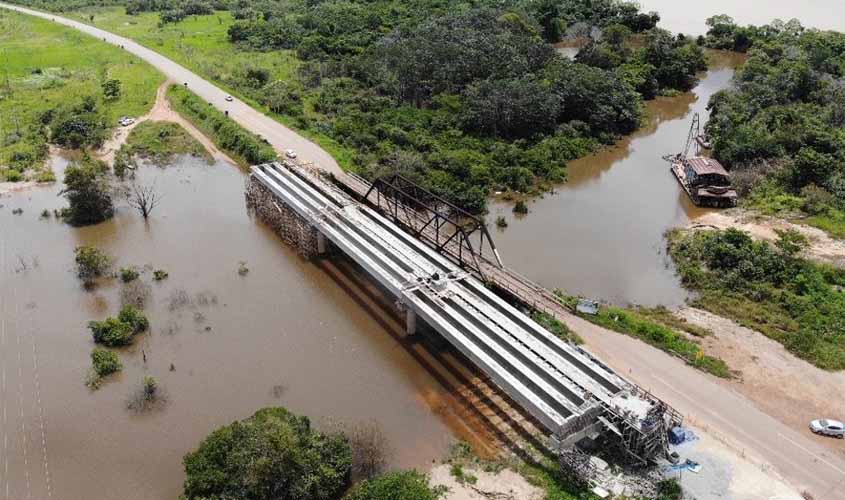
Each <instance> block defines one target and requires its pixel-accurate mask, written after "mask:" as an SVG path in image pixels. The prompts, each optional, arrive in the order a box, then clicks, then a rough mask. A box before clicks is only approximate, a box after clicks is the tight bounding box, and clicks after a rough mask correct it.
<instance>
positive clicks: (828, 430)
mask: <svg viewBox="0 0 845 500" xmlns="http://www.w3.org/2000/svg"><path fill="white" fill-rule="evenodd" d="M810 430H811V431H813V432H814V433H816V434H823V435H825V436H833V437H838V438H839V439H845V424H843V423H842V422H840V421H838V420H831V419H828V418H821V419H818V420H813V421H812V422H810Z"/></svg>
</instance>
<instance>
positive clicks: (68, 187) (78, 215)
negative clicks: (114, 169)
mask: <svg viewBox="0 0 845 500" xmlns="http://www.w3.org/2000/svg"><path fill="white" fill-rule="evenodd" d="M111 191H112V189H111V183H110V182H109V179H108V166H107V165H106V164H105V163H103V162H101V161H99V160H94V159H92V158H91V157H90V156H88V155H86V156H85V157H83V159H82V160H81V161H80V162H77V163H74V164H72V165H70V166H68V167H67V169H66V170H65V188H64V189H63V190H62V191H61V193H59V194H62V195H64V197H65V198H67V200H68V203H70V207H69V208H68V209H67V210H65V216H66V218H67V220H68V222H70V223H71V224H73V225H74V226H86V225H89V224H97V223H98V222H102V221H104V220H106V219H109V218H111V217H112V216H113V215H114V206H113V204H112V193H111Z"/></svg>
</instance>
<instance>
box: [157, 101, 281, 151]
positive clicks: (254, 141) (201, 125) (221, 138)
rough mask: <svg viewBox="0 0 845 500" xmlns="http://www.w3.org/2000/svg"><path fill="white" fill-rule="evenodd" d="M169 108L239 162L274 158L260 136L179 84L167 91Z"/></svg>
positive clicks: (270, 148) (271, 149) (268, 146)
mask: <svg viewBox="0 0 845 500" xmlns="http://www.w3.org/2000/svg"><path fill="white" fill-rule="evenodd" d="M167 97H168V99H170V102H171V104H172V105H173V108H174V109H175V110H176V111H177V112H178V113H179V114H181V115H182V116H184V117H185V118H186V119H187V120H188V121H190V122H191V123H193V124H194V126H195V127H197V128H198V129H200V130H201V131H202V132H203V133H205V134H206V135H208V136H209V137H211V139H212V140H213V141H214V143H215V144H216V145H217V146H218V147H219V148H220V149H222V150H224V151H226V152H227V153H229V154H230V155H231V156H233V157H234V158H235V159H236V160H238V161H239V162H240V163H241V164H242V165H256V164H259V163H267V162H269V161H273V160H275V159H276V152H275V151H274V150H273V148H272V147H271V146H270V145H269V144H267V143H266V142H265V141H264V140H262V139H260V138H259V137H257V136H256V135H255V134H252V133H250V132H248V131H246V130H245V129H244V128H243V127H241V126H240V125H238V124H237V123H235V122H234V121H232V120H231V119H229V118H228V117H227V116H225V115H224V114H223V113H221V112H220V111H218V110H217V109H215V108H214V107H212V106H210V105H209V104H208V103H207V102H204V101H203V100H202V99H200V98H199V97H197V95H196V94H194V93H193V92H191V91H189V90H187V89H185V88H183V87H182V86H179V85H173V86H171V87H170V88H169V89H168V91H167Z"/></svg>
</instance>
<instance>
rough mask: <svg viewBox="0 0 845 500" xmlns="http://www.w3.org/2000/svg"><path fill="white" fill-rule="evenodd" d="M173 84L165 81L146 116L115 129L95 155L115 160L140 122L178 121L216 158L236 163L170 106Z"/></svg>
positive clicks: (109, 160) (105, 160)
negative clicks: (168, 96) (170, 89)
mask: <svg viewBox="0 0 845 500" xmlns="http://www.w3.org/2000/svg"><path fill="white" fill-rule="evenodd" d="M172 84H173V82H171V81H166V82H164V83H163V84H162V85H161V86H160V87H159V88H158V92H156V102H155V104H154V105H153V107H152V109H151V110H150V112H149V113H147V114H145V115H144V116H141V117H138V118H136V119H135V123H133V124H132V125H129V126H127V127H118V128H117V129H115V131H114V134H113V135H112V137H111V138H110V139H109V140H108V141H106V142H105V143H104V144H103V146H102V147H101V148H100V149H99V150H98V151H96V152H95V153H94V156H96V157H97V158H98V159H100V160H103V161H104V162H106V163H108V164H111V163H112V162H113V161H114V155H115V154H116V153H117V151H118V150H120V147H121V146H123V145H124V144H125V143H126V140H127V139H128V138H129V133H130V132H132V129H134V128H135V127H137V126H138V125H139V124H141V123H143V122H145V121H148V120H149V121H157V122H172V123H178V124H179V125H180V126H182V128H184V129H185V130H186V131H187V132H188V133H189V134H190V135H191V137H193V138H194V139H196V140H197V142H199V143H200V144H202V145H203V147H204V148H205V149H206V150H207V151H208V152H209V153H210V154H211V155H212V156H213V157H214V159H216V160H220V161H226V162H229V163H232V164H236V162H235V161H233V160H232V159H231V158H229V157H228V156H226V154H225V153H223V152H222V151H220V150H219V149H217V147H215V146H214V143H213V142H212V141H211V139H209V138H208V137H206V136H205V134H203V133H202V132H200V131H199V129H197V128H196V127H194V126H193V124H191V122H189V121H188V120H186V119H184V118H183V117H182V115H180V114H179V113H177V112H176V111H174V110H173V108H171V107H170V101H168V100H167V89H168V88H169V87H170V85H172Z"/></svg>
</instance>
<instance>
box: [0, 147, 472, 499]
mask: <svg viewBox="0 0 845 500" xmlns="http://www.w3.org/2000/svg"><path fill="white" fill-rule="evenodd" d="M54 162H55V165H54V166H55V167H57V168H56V169H57V170H61V169H62V166H63V165H64V164H65V163H66V161H65V160H62V159H61V158H57V159H55V160H54ZM139 177H141V178H142V180H143V181H144V182H148V183H150V182H154V183H155V185H156V186H157V188H158V189H159V191H160V192H161V193H162V195H163V199H162V202H161V205H160V206H158V207H157V208H156V209H155V211H154V212H153V214H152V216H151V218H150V220H149V222H147V223H145V222H144V220H143V219H142V218H141V217H140V215H139V214H138V213H136V212H134V211H130V209H129V208H127V207H122V208H120V209H119V210H118V212H117V215H116V216H115V218H114V219H112V220H110V221H108V222H106V223H103V224H100V225H97V226H93V227H87V228H79V229H75V228H71V227H69V226H67V225H65V224H63V223H61V222H59V221H57V220H55V218H53V217H50V218H42V217H41V215H40V214H41V212H42V210H44V209H48V210H51V211H52V209H54V208H60V207H62V206H63V205H64V204H65V201H64V199H63V198H60V197H58V196H57V194H58V190H59V188H60V185H59V184H57V185H56V186H54V187H50V188H35V189H31V190H28V191H23V192H19V193H15V194H12V195H7V196H4V197H2V198H0V204H2V205H3V208H0V283H2V286H0V322H2V323H0V370H2V374H1V375H2V385H0V405H2V410H1V411H2V420H0V434H2V436H0V440H2V441H0V446H2V448H0V471H3V470H4V469H3V467H4V466H6V465H8V474H3V473H0V495H3V494H5V496H2V498H4V499H19V500H25V499H46V498H48V496H49V495H48V493H50V492H52V497H54V498H61V499H63V500H65V499H66V500H71V499H74V500H75V499H78V500H87V499H90V498H121V499H127V500H129V499H139V500H140V499H144V500H149V499H168V498H172V499H175V498H176V497H177V496H178V494H179V492H180V491H181V482H182V480H183V472H182V464H181V459H182V456H183V455H184V454H185V453H186V452H188V451H190V450H192V449H194V448H195V447H196V445H197V444H198V443H199V441H200V440H201V439H202V438H203V437H204V436H205V435H206V434H207V433H208V432H210V431H211V430H212V429H214V428H216V427H217V426H220V425H222V424H227V423H230V422H232V421H233V420H235V419H240V418H244V417H246V416H249V415H251V414H252V413H253V412H254V411H255V410H256V409H258V408H261V407H263V406H269V405H283V406H286V407H288V408H290V409H292V410H293V411H295V412H297V413H301V414H304V415H309V416H312V417H313V418H314V419H315V420H316V421H317V423H318V424H319V425H327V424H328V420H336V421H340V422H347V423H354V422H359V421H363V420H369V419H374V420H375V421H377V422H378V424H379V425H380V426H381V428H382V429H383V431H384V433H385V434H386V436H387V438H388V439H389V442H390V445H391V447H392V449H393V456H392V463H393V465H395V466H398V467H424V466H426V464H430V463H431V461H432V459H434V458H439V457H440V456H442V454H443V452H444V451H445V449H446V448H447V446H448V445H449V444H450V443H451V441H452V439H453V436H454V435H455V434H456V433H457V434H458V435H460V434H461V432H463V431H462V430H461V428H460V427H459V426H458V424H455V425H454V426H452V424H451V421H450V418H449V416H448V413H449V412H448V410H446V409H444V406H445V405H446V403H444V401H446V400H448V398H449V394H448V393H449V392H450V388H449V387H447V385H448V384H447V385H444V381H443V380H442V379H441V376H440V375H438V373H437V368H436V367H437V366H440V365H439V363H441V361H442V359H447V358H448V355H445V354H443V355H442V359H437V358H438V356H441V354H438V353H436V352H434V353H432V352H431V351H430V350H426V349H423V348H422V347H421V346H419V345H417V344H414V343H409V342H406V341H404V340H402V339H401V337H400V334H399V332H401V329H402V324H401V323H400V322H398V321H397V320H396V319H395V318H394V317H393V316H391V314H389V313H388V312H386V311H385V308H389V307H390V304H389V303H385V301H384V300H383V297H381V295H380V293H379V292H378V291H377V290H373V289H371V288H370V287H369V286H368V285H367V284H366V282H365V281H364V280H362V279H361V276H360V275H358V274H357V271H356V270H355V269H354V268H352V266H349V265H345V264H344V263H343V262H342V261H339V262H338V263H335V264H333V263H331V262H327V261H323V262H321V263H318V264H313V263H310V262H307V261H304V260H303V259H301V258H299V257H298V256H297V255H296V254H295V253H293V252H292V251H290V250H289V249H288V248H286V247H285V246H283V245H282V244H281V243H280V242H279V240H278V239H277V238H276V237H275V235H273V234H271V233H270V232H269V231H268V230H266V229H265V228H264V227H263V226H262V225H261V224H260V223H258V222H255V221H253V220H252V219H250V217H249V215H248V214H247V211H246V209H245V206H244V202H243V185H244V179H245V176H244V174H243V173H242V172H240V171H238V170H237V169H235V168H234V167H231V166H229V165H226V164H216V165H213V166H209V165H206V164H205V162H204V161H202V160H197V159H192V158H184V159H182V160H180V161H179V162H178V166H174V167H170V168H167V169H159V168H155V167H144V168H142V169H141V170H140V173H139ZM19 208H20V209H22V210H23V213H21V214H14V213H13V211H14V210H16V209H19ZM77 245H95V246H98V247H100V248H102V249H104V250H105V251H106V252H108V253H109V254H111V255H113V256H115V258H116V262H115V266H114V267H115V269H118V268H119V267H122V266H129V265H135V266H145V265H146V266H149V267H148V270H147V271H145V272H144V273H143V274H142V278H141V279H142V281H143V282H144V283H145V284H146V285H145V287H146V288H148V299H147V306H146V310H147V314H148V316H149V318H150V321H151V324H152V326H151V332H149V333H147V334H143V335H142V336H141V337H139V338H138V339H136V342H135V345H134V346H132V347H130V348H127V349H123V350H120V351H119V356H120V359H121V361H122V363H123V365H124V370H123V372H122V373H119V374H118V375H117V376H116V377H114V378H110V379H108V381H107V382H106V383H105V384H104V385H103V387H102V388H101V389H99V390H98V391H96V392H91V391H90V390H89V389H88V388H86V387H85V383H84V382H85V377H86V373H87V372H88V370H89V368H90V366H91V362H90V357H89V355H90V351H91V349H92V347H93V342H92V340H91V334H90V333H89V331H88V330H87V328H86V324H87V322H88V321H89V320H92V319H103V318H104V317H106V316H107V315H114V314H116V312H117V310H118V309H119V307H120V301H121V294H122V290H121V289H122V288H123V287H124V286H125V285H123V284H122V283H120V282H119V280H116V279H112V280H106V281H105V282H104V283H102V284H100V286H98V287H97V288H95V289H94V290H91V291H86V290H84V289H83V288H82V286H81V283H80V281H79V280H78V279H77V277H76V276H75V274H74V270H73V249H74V247H76V246H77ZM241 262H244V263H245V264H244V265H245V266H246V267H247V268H248V269H249V272H248V273H247V274H246V275H245V276H241V275H239V274H238V272H237V271H238V268H239V266H240V263H241ZM152 268H155V269H164V270H166V271H167V272H169V274H170V277H169V278H168V279H166V280H164V281H161V282H153V281H152V276H151V275H152V272H151V269H152ZM144 375H152V376H155V377H156V378H157V379H158V380H159V382H160V384H161V386H162V387H163V388H164V390H165V392H166V394H167V400H168V401H167V403H166V404H165V406H164V407H163V408H161V409H159V410H156V411H153V412H151V413H148V414H143V415H137V414H133V413H130V412H129V411H128V410H127V409H126V400H127V398H128V397H129V395H130V393H132V391H134V390H136V389H137V387H138V386H139V385H140V384H141V380H142V378H143V376H144ZM444 417H445V418H444ZM462 420H463V419H462ZM48 488H49V490H48ZM7 492H8V493H7Z"/></svg>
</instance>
